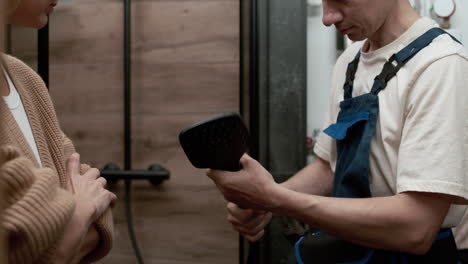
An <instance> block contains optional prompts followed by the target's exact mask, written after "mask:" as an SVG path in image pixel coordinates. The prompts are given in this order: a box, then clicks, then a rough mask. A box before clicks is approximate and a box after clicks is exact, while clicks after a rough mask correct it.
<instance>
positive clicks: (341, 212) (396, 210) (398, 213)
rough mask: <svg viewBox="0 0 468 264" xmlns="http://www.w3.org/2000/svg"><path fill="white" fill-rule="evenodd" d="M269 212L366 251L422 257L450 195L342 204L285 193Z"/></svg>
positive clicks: (280, 191)
mask: <svg viewBox="0 0 468 264" xmlns="http://www.w3.org/2000/svg"><path fill="white" fill-rule="evenodd" d="M274 193H275V194H273V195H274V196H275V197H276V198H277V199H276V200H278V201H281V204H279V205H278V206H277V207H276V208H275V209H274V210H273V213H275V214H278V215H284V216H288V217H291V218H294V219H297V220H299V221H302V222H304V223H307V224H309V225H311V226H313V227H316V228H318V229H319V230H322V231H323V232H326V233H328V234H331V235H333V236H335V237H337V238H339V239H343V240H347V241H350V242H353V243H356V244H360V245H363V246H367V247H372V248H378V249H386V250H395V251H403V252H409V253H414V254H422V253H424V252H425V251H427V250H428V249H429V247H430V245H432V242H433V240H434V238H435V236H436V234H437V232H438V230H439V229H440V226H441V224H442V222H443V219H444V218H445V215H446V214H447V211H448V208H449V206H450V198H451V197H449V196H442V195H436V194H423V193H404V194H399V195H396V196H391V197H382V198H367V199H345V198H330V197H320V196H314V195H306V194H302V193H298V192H294V191H291V190H288V189H285V188H281V187H279V188H276V190H275V191H274Z"/></svg>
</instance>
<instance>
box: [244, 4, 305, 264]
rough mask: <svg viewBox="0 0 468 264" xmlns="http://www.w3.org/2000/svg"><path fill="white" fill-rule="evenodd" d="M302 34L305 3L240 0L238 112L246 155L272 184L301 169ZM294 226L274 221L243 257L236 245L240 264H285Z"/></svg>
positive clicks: (303, 93) (303, 47)
mask: <svg viewBox="0 0 468 264" xmlns="http://www.w3.org/2000/svg"><path fill="white" fill-rule="evenodd" d="M306 34H307V3H306V1H305V0H289V1H284V0H240V69H239V70H240V80H239V81H240V98H241V100H240V102H241V103H240V109H241V113H242V114H243V116H244V118H245V120H246V122H247V123H248V125H249V130H250V133H251V137H252V140H251V141H252V144H251V149H250V154H251V155H252V156H253V157H254V158H255V159H257V160H259V161H260V163H261V164H262V165H263V166H265V168H267V169H268V170H269V171H270V172H271V173H272V175H273V177H274V178H275V180H276V181H277V182H283V181H285V180H287V179H288V178H289V177H291V176H292V175H293V174H295V173H296V172H297V171H299V170H300V169H302V168H303V167H304V166H305V165H306V157H307V149H306V137H307V136H306V132H307V117H306V113H307V101H306V98H307V94H306V92H307V35H306ZM297 226H298V223H297V222H295V221H292V220H290V219H287V218H283V217H278V218H274V220H273V221H272V223H271V224H270V225H269V227H268V228H267V233H266V235H265V237H264V238H263V239H262V240H261V241H260V242H259V243H255V244H251V245H250V249H249V252H246V250H245V244H244V243H242V240H241V243H240V247H239V248H240V251H239V254H240V263H241V264H244V263H248V264H254V263H255V264H275V263H285V261H286V260H287V257H288V255H289V253H290V251H291V249H292V243H291V242H293V241H294V240H293V239H294V238H295V236H294V235H293V236H287V235H286V234H291V233H294V232H292V231H294V229H295V228H296V227H297ZM244 253H246V254H244ZM246 255H249V257H248V258H247V257H246Z"/></svg>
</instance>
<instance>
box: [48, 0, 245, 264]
mask: <svg viewBox="0 0 468 264" xmlns="http://www.w3.org/2000/svg"><path fill="white" fill-rule="evenodd" d="M122 3H123V1H117V0H99V1H94V0H68V1H64V2H60V5H59V7H58V8H57V9H56V12H55V13H54V14H53V15H52V16H51V23H50V31H51V40H50V42H51V46H50V49H51V50H50V51H51V61H50V74H51V76H50V88H51V90H50V92H51V95H52V97H53V99H54V102H55V105H56V108H57V112H58V116H59V119H60V121H61V125H62V127H63V130H64V131H65V133H67V134H68V135H69V136H70V137H71V139H72V140H73V141H74V142H75V144H76V147H77V150H78V151H79V152H80V153H81V156H82V159H83V161H84V162H88V163H90V164H92V165H93V166H95V167H98V168H101V167H102V166H104V165H105V164H106V163H108V162H114V163H117V164H118V165H120V166H123V139H122V138H123V92H122V90H123V56H122V52H123V46H122V45H123V44H122V43H123V4H122ZM132 10H133V13H132V23H133V26H132V30H133V38H132V45H133V48H132V53H133V54H132V62H133V71H132V78H133V81H132V85H133V87H132V93H133V100H132V102H133V109H132V110H133V116H132V117H133V138H132V142H133V150H132V151H133V152H132V153H133V167H134V169H146V168H147V167H148V166H149V165H151V164H153V163H158V164H161V165H163V166H165V167H166V168H167V169H169V170H170V171H171V179H170V181H168V182H165V183H164V184H163V185H162V186H160V187H153V186H152V185H150V184H149V183H147V182H135V183H134V188H133V196H132V198H133V203H134V204H133V215H134V222H135V231H136V235H137V237H138V242H139V245H140V248H141V251H142V254H143V257H144V259H145V263H158V264H200V263H207V264H209V263H212V264H219V263H223V264H224V263H226V264H229V263H231V264H234V263H238V248H237V247H238V235H237V233H235V232H233V231H232V230H231V227H230V225H228V223H227V222H226V221H225V217H226V213H225V212H226V210H225V202H224V200H223V199H222V198H221V196H220V195H219V193H218V191H217V189H216V187H215V186H214V185H213V184H212V182H211V181H210V180H209V179H207V177H206V176H205V175H204V171H202V170H196V169H194V168H192V167H191V165H190V164H189V162H188V161H187V160H186V158H185V156H184V154H183V151H182V149H181V148H180V147H179V144H178V133H179V131H180V130H182V128H184V127H186V126H188V125H190V124H193V123H194V122H198V121H201V120H204V119H207V118H209V117H212V116H213V115H216V114H219V113H222V112H228V111H238V106H239V98H238V95H239V84H238V78H239V74H238V68H239V58H238V55H239V50H238V43H239V30H238V28H239V5H238V1H235V0H177V1H175V0H156V1H147V0H134V1H132ZM111 189H112V190H113V191H115V192H116V193H117V195H118V196H119V202H118V203H117V207H116V208H115V210H114V217H115V224H116V232H115V245H114V249H113V251H112V252H111V254H110V255H109V256H108V257H107V258H106V259H105V260H104V261H103V263H109V264H110V263H136V259H135V257H134V255H133V251H132V248H131V245H130V241H129V236H128V234H127V229H126V218H125V216H124V203H123V200H124V193H123V184H122V183H119V184H117V185H115V186H111Z"/></svg>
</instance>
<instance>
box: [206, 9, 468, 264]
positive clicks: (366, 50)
mask: <svg viewBox="0 0 468 264" xmlns="http://www.w3.org/2000/svg"><path fill="white" fill-rule="evenodd" d="M323 11H324V15H323V23H324V24H325V25H326V26H331V25H335V27H336V28H337V29H338V30H339V31H340V32H341V33H342V34H345V35H347V36H348V37H349V38H350V39H352V40H355V41H361V40H363V41H362V42H357V43H355V44H353V45H352V46H351V47H350V48H348V49H347V50H346V51H345V52H344V54H343V55H342V56H341V57H340V58H339V59H338V61H337V63H336V66H335V69H334V73H333V81H332V91H331V98H330V106H329V111H328V114H327V116H326V126H325V128H326V129H325V130H324V133H322V134H321V135H320V137H319V138H318V141H317V144H316V147H315V149H314V150H315V152H316V154H317V155H318V157H319V158H318V159H317V160H316V161H315V162H313V163H311V164H310V165H308V166H307V167H306V168H304V169H303V170H302V171H300V172H298V173H297V174H296V175H295V176H293V177H292V178H291V179H290V180H289V181H287V182H285V183H282V184H277V183H275V182H274V181H273V179H272V177H271V174H270V173H269V172H268V171H266V170H265V169H264V168H263V167H262V166H261V165H260V164H259V163H258V162H257V161H255V160H253V159H252V158H250V157H249V156H247V155H244V157H243V158H242V160H241V163H242V166H243V169H242V170H241V171H240V172H236V173H233V172H223V171H213V170H210V171H208V172H207V175H208V176H209V177H210V178H211V179H212V180H213V181H214V182H215V183H216V185H217V186H218V187H219V189H220V190H221V192H222V193H223V195H224V197H225V198H226V199H227V200H228V201H229V202H230V203H229V204H228V210H229V217H228V220H229V221H230V222H231V223H232V225H233V227H234V229H235V230H237V231H239V232H240V233H241V234H243V235H244V236H245V237H246V238H247V239H249V240H250V241H255V240H258V239H260V238H261V237H262V236H263V233H264V231H263V230H264V227H265V225H266V224H267V223H268V222H269V221H270V219H271V215H272V214H275V215H281V216H287V217H291V218H294V219H297V220H299V221H301V222H304V223H306V224H308V225H310V226H312V227H314V228H316V229H318V230H321V232H319V233H315V234H308V235H307V236H305V237H303V238H301V239H300V240H299V241H297V243H296V245H295V252H294V258H293V259H292V260H291V261H292V263H294V262H296V263H317V264H323V263H440V264H457V263H459V258H458V256H457V251H456V247H455V244H454V241H453V236H452V233H451V231H450V227H454V226H456V225H457V224H458V223H459V221H460V219H461V217H462V215H463V213H464V210H465V206H464V205H463V204H466V203H467V200H466V199H467V198H468V177H467V174H468V158H467V156H466V153H468V57H467V55H466V53H465V49H464V48H463V46H462V45H461V44H460V43H458V41H457V40H456V39H453V38H452V37H451V36H450V35H448V34H446V33H445V32H444V31H442V30H441V29H440V28H438V27H437V24H436V23H435V22H434V21H432V20H430V19H428V18H421V17H419V15H418V14H417V13H416V12H415V11H414V10H413V9H412V7H411V5H410V3H409V2H408V0H323ZM240 208H249V209H245V210H244V209H240Z"/></svg>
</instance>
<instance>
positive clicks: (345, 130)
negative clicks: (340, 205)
mask: <svg viewBox="0 0 468 264" xmlns="http://www.w3.org/2000/svg"><path fill="white" fill-rule="evenodd" d="M442 34H446V32H445V31H444V30H442V29H440V28H433V29H430V30H429V31H427V32H426V33H424V34H423V35H422V36H420V37H419V38H417V39H416V40H414V41H413V42H411V43H410V44H409V45H408V46H406V47H405V48H404V49H402V50H401V51H400V52H398V53H396V54H394V55H392V56H391V57H390V59H389V60H388V61H387V62H386V63H385V64H384V66H383V69H382V72H381V73H380V74H379V75H378V76H376V77H375V79H374V84H373V86H372V89H371V91H370V93H368V94H364V95H360V96H357V97H354V98H353V97H352V93H353V85H354V78H355V74H356V71H357V68H358V64H359V59H360V55H361V54H360V52H359V53H358V54H357V55H356V57H355V58H354V60H353V61H352V62H351V63H349V65H348V69H347V71H346V81H345V84H344V86H343V90H344V100H343V101H342V102H341V103H340V112H339V114H338V118H337V122H336V124H333V125H331V126H330V127H328V128H327V129H325V130H324V132H325V133H326V134H328V135H329V136H331V137H333V138H335V139H336V144H337V163H336V168H335V180H334V184H333V193H332V196H334V197H346V198H365V197H371V192H370V185H369V156H370V144H371V141H372V138H373V136H374V134H375V127H376V124H377V119H378V116H379V98H378V94H379V93H380V91H382V90H384V89H385V88H386V87H387V83H388V82H389V81H390V80H391V79H392V78H393V77H395V76H396V74H397V72H398V71H399V70H400V68H401V67H403V66H404V65H405V64H406V63H407V62H408V61H409V60H411V59H412V58H413V57H414V56H415V55H416V54H417V53H418V52H419V51H421V50H422V49H423V48H425V47H426V46H428V45H429V44H430V43H431V42H432V41H433V40H434V39H435V38H437V37H438V36H440V35H442ZM452 38H453V37H452ZM455 40H456V39H455Z"/></svg>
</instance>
